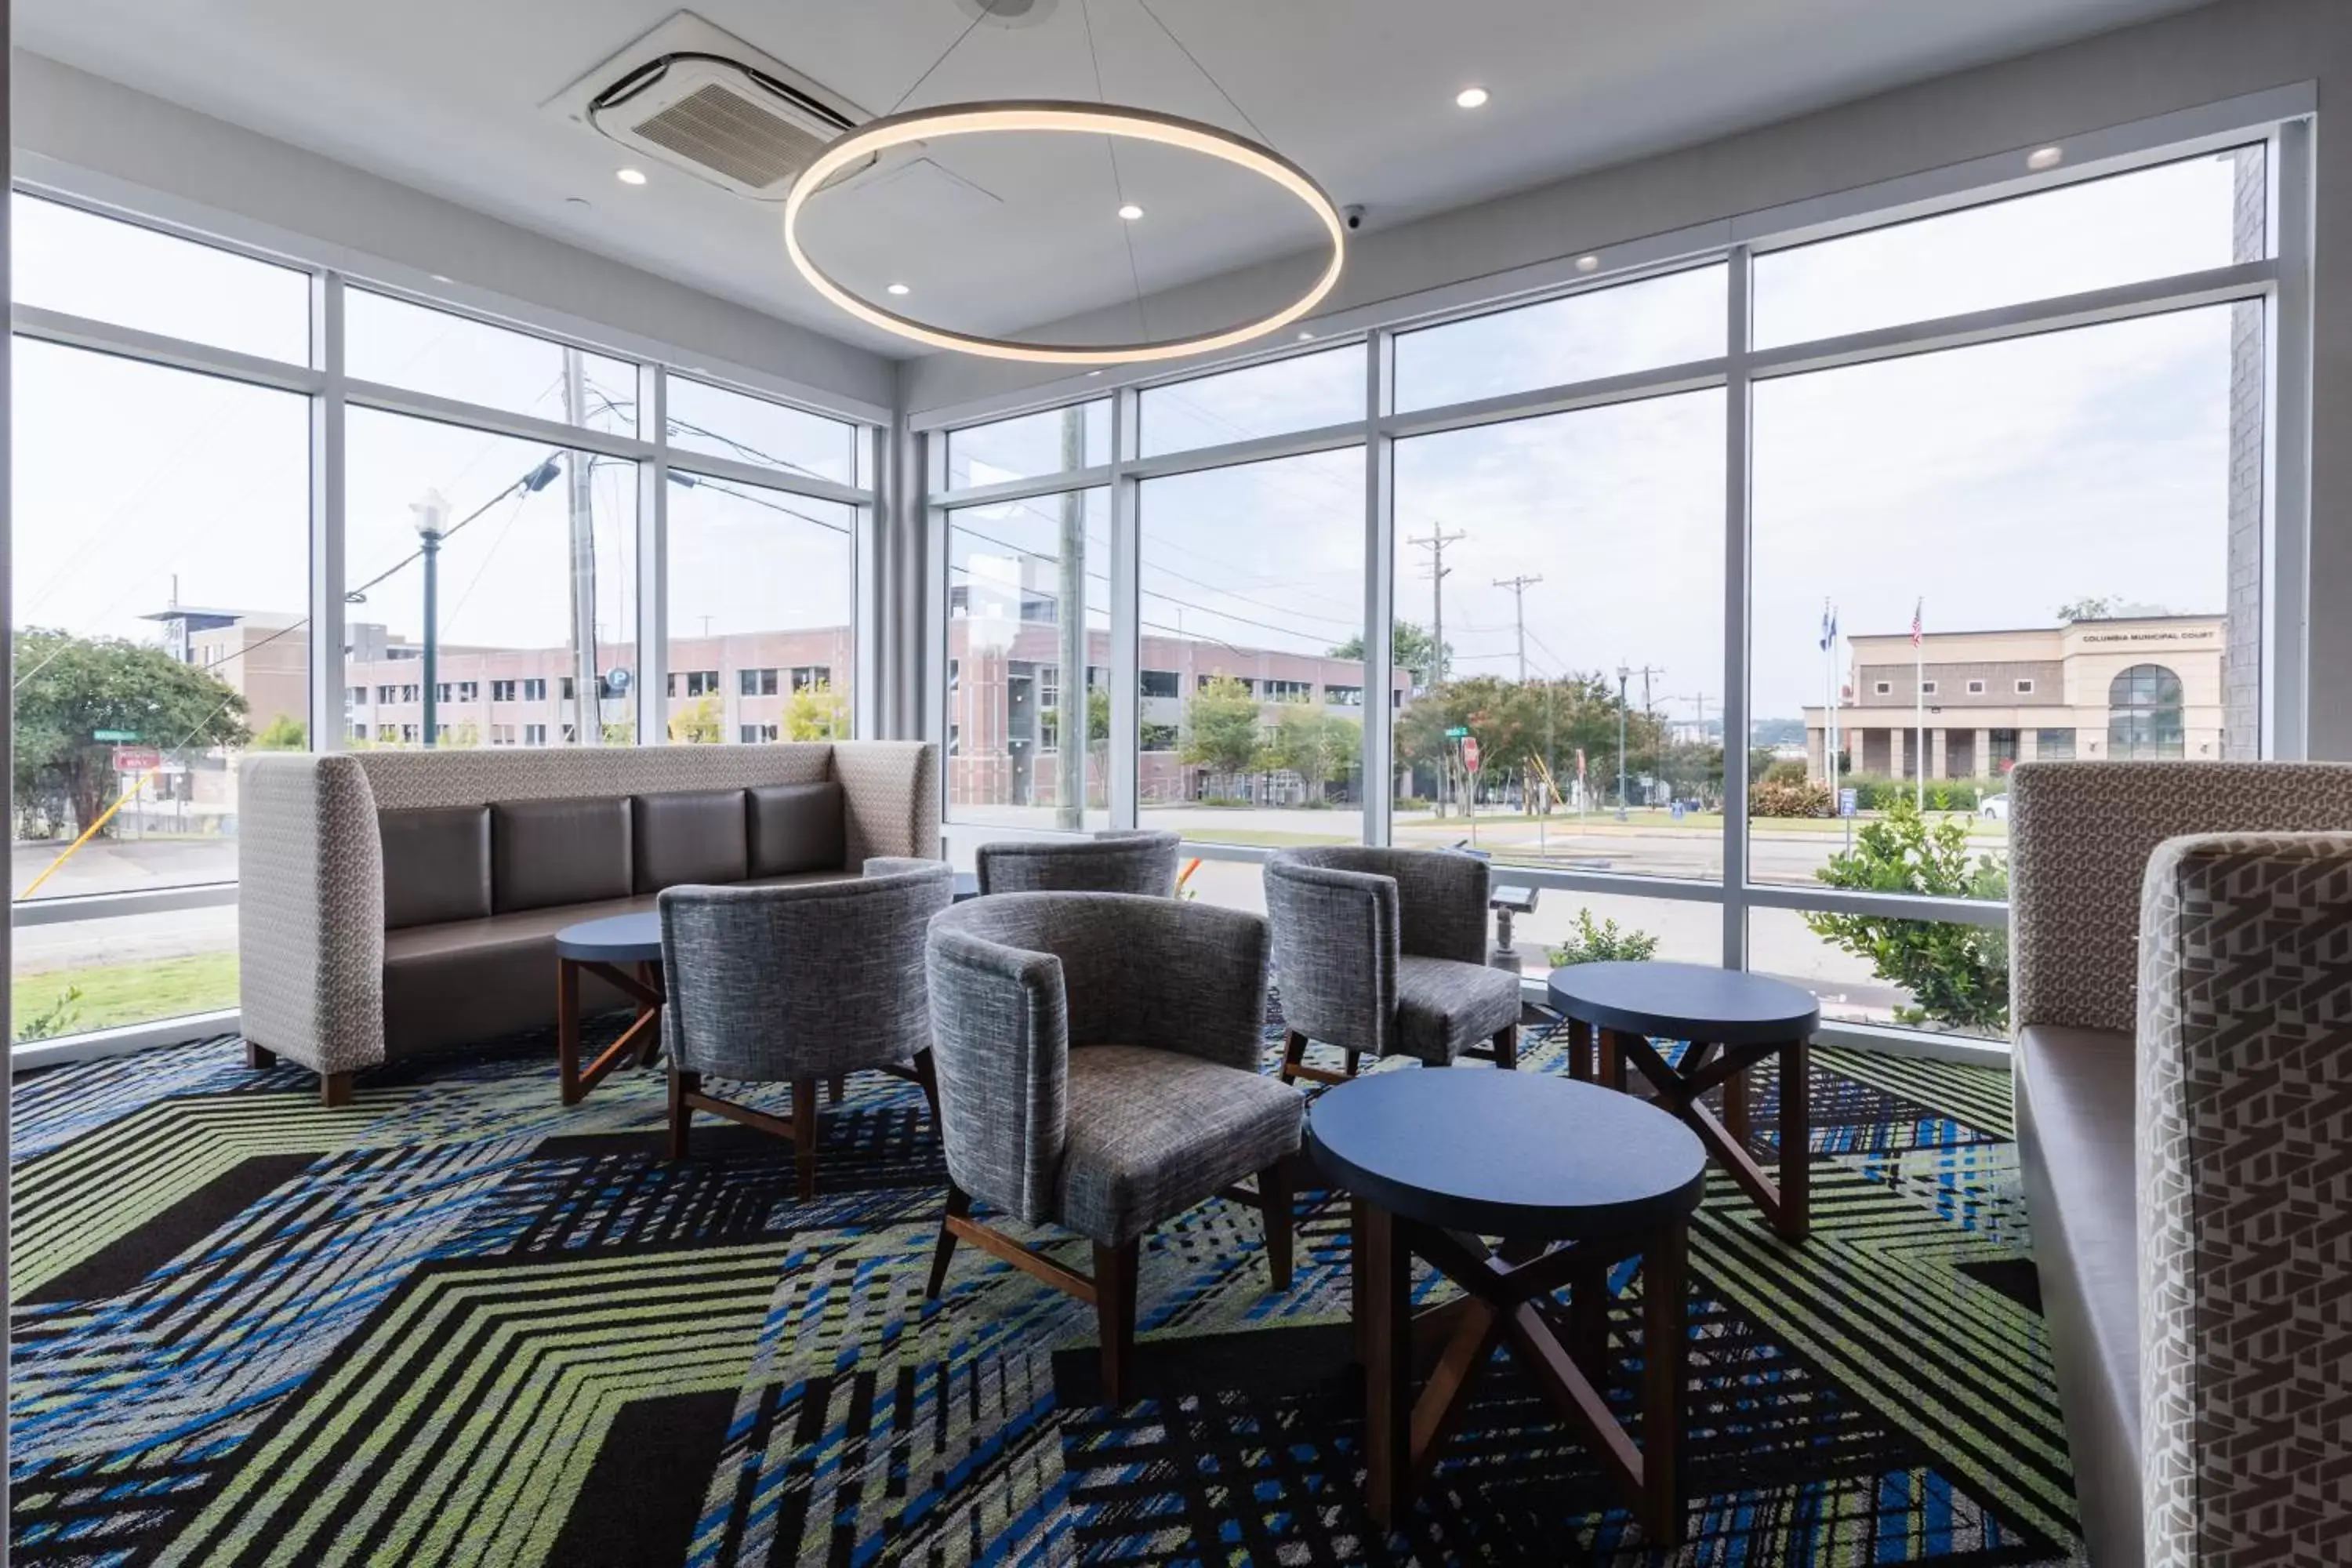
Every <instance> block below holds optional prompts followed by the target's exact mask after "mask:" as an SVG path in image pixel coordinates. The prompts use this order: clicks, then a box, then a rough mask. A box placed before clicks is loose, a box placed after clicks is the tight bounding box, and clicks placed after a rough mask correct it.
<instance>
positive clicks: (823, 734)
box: [783, 680, 849, 741]
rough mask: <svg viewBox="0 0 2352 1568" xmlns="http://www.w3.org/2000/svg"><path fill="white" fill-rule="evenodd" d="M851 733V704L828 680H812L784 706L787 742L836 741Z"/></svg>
mask: <svg viewBox="0 0 2352 1568" xmlns="http://www.w3.org/2000/svg"><path fill="white" fill-rule="evenodd" d="M848 733H849V702H848V700H847V699H846V698H844V697H842V696H841V695H840V694H839V693H838V692H836V691H835V690H834V689H833V683H832V682H830V681H825V680H816V681H811V682H810V683H809V684H808V685H806V686H803V687H801V688H800V689H797V690H795V691H794V692H793V695H792V699H791V700H789V701H787V702H786V703H785V704H784V723H783V734H784V739H785V740H787V741H833V740H838V739H841V738H842V737H844V736H845V735H847V734H848Z"/></svg>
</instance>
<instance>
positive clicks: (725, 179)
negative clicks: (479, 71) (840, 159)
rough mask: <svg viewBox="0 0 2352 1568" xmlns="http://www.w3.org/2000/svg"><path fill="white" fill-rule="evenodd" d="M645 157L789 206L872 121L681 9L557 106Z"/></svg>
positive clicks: (560, 97)
mask: <svg viewBox="0 0 2352 1568" xmlns="http://www.w3.org/2000/svg"><path fill="white" fill-rule="evenodd" d="M548 107H549V108H551V109H553V110H558V111H560V112H562V113H564V114H566V115H568V116H569V117H570V118H572V119H573V120H575V121H579V122H580V123H582V124H583V125H586V126H589V127H590V128H592V129H593V130H594V131H596V132H599V133H601V134H602V135H604V136H605V137H608V138H609V139H611V140H612V141H614V142H618V143H620V144H621V145H622V146H624V147H626V148H628V149H630V150H631V151H632V152H635V153H639V154H641V155H643V156H644V157H646V158H648V159H652V160H654V161H656V162H658V163H667V164H669V165H671V166H672V167H674V168H678V169H684V170H686V171H687V172H688V173H689V174H694V175H696V176H698V178H701V179H704V180H708V181H709V182H710V183H711V184H715V185H718V186H719V187H721V188H722V189H725V190H730V191H733V192H734V193H735V194H737V195H744V196H750V197H751V198H752V199H753V200H755V201H768V202H781V201H782V200H783V199H784V196H785V195H786V194H787V193H789V192H790V191H791V189H792V184H793V177H794V176H795V175H797V174H799V173H800V172H801V171H802V170H803V169H804V168H806V167H807V166H808V165H809V163H811V162H813V161H814V159H815V158H816V156H817V154H818V153H820V152H822V151H823V150H824V145H825V143H826V142H831V141H832V140H833V139H834V138H835V137H836V136H838V135H840V134H841V133H842V132H845V131H847V130H849V129H850V128H851V127H852V126H854V125H856V124H859V123H861V122H862V121H864V120H865V118H866V116H865V115H864V113H863V112H862V111H860V110H858V108H857V107H856V105H855V104H853V103H851V102H849V101H848V100H846V99H844V98H842V97H840V96H839V95H838V94H836V93H834V92H831V91H829V90H827V89H824V88H823V87H821V86H819V85H818V84H816V83H815V82H813V81H810V80H809V79H807V78H805V77H803V76H801V75H799V74H798V73H796V72H794V71H793V70H792V69H790V68H788V67H785V66H783V65H782V64H780V63H778V62H777V61H774V60H772V59H770V58H767V57H766V56H764V55H761V53H759V52H758V51H757V50H755V49H753V48H751V46H749V45H748V44H745V43H744V42H743V41H742V40H741V39H740V38H737V37H733V36H732V35H730V34H728V33H725V32H722V31H720V30H719V28H717V27H714V26H711V25H710V24H709V23H708V22H706V21H704V20H703V19H702V18H701V17H699V16H695V15H694V14H693V13H691V12H687V11H681V12H679V13H678V14H677V16H672V17H671V18H670V19H669V20H668V21H667V22H665V23H663V24H662V25H661V26H658V27H656V28H655V29H654V30H653V31H652V32H650V33H648V34H646V36H645V37H642V38H639V39H638V40H637V41H636V42H635V43H634V44H632V45H630V46H629V47H627V48H625V49H624V50H622V51H621V52H620V53H619V54H617V55H615V56H614V57H613V58H611V59H609V60H606V61H605V62H604V64H603V65H601V66H599V67H597V68H596V69H594V70H593V71H591V72H590V73H589V74H588V75H587V76H585V77H583V78H582V79H580V80H579V81H577V82H574V83H573V84H572V86H571V87H570V88H568V89H565V90H564V91H563V92H562V93H560V94H558V95H557V96H556V98H555V99H554V100H551V102H550V103H549V105H548Z"/></svg>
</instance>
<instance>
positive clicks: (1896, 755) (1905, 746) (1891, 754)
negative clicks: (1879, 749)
mask: <svg viewBox="0 0 2352 1568" xmlns="http://www.w3.org/2000/svg"><path fill="white" fill-rule="evenodd" d="M1910 749H1911V731H1908V730H1889V731H1886V776H1887V777H1889V778H1895V779H1899V778H1901V777H1903V765H1904V758H1905V757H1906V756H1908V755H1909V754H1910Z"/></svg>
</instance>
